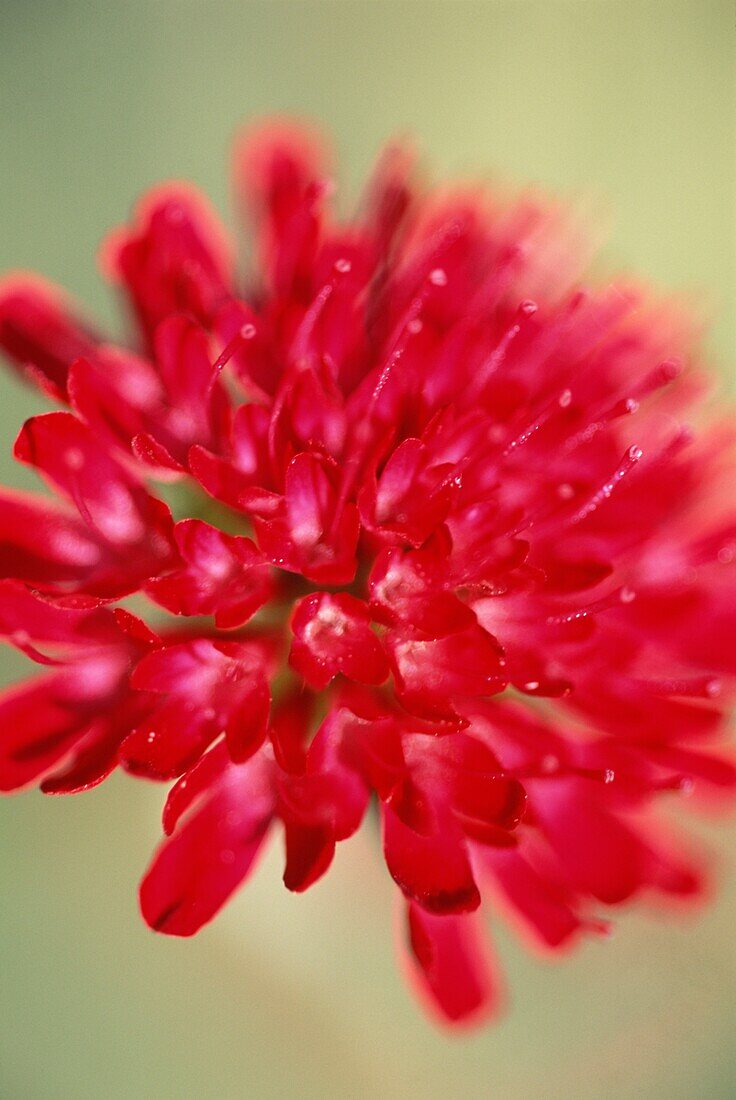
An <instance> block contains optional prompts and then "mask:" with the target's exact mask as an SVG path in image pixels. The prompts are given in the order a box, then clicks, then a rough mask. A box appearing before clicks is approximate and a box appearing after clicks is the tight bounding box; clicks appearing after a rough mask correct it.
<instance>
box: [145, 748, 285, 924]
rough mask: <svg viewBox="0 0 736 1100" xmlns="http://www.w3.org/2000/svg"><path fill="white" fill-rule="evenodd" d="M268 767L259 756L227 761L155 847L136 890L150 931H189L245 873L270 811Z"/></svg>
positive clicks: (209, 915)
mask: <svg viewBox="0 0 736 1100" xmlns="http://www.w3.org/2000/svg"><path fill="white" fill-rule="evenodd" d="M271 771H272V764H271V763H270V762H269V761H268V760H267V759H266V758H265V757H263V756H262V755H260V756H258V757H255V758H252V759H251V760H249V761H248V763H247V764H241V765H231V766H230V768H229V769H228V771H227V773H226V774H225V776H224V778H222V779H221V780H220V782H219V784H217V785H216V786H215V787H214V789H213V791H212V794H211V795H210V797H209V798H207V799H206V800H205V801H203V802H202V803H201V805H200V806H199V808H198V809H196V810H194V811H193V813H192V815H191V816H190V817H189V818H188V819H187V821H186V822H185V824H184V826H183V827H182V829H181V831H180V832H178V833H176V834H175V835H174V836H173V837H171V838H170V839H169V840H167V841H165V842H164V844H163V845H162V846H161V847H160V848H159V850H158V853H157V855H156V856H155V858H154V860H153V862H152V864H151V866H150V867H149V869H148V871H147V873H146V876H145V878H144V879H143V882H142V883H141V889H140V903H141V911H142V913H143V916H144V918H145V920H146V922H147V923H148V924H149V925H150V927H151V928H153V929H155V931H157V932H165V933H166V934H167V935H171V936H192V935H194V933H195V932H198V931H199V929H200V928H201V927H202V925H203V924H206V923H207V921H209V920H211V919H212V918H213V917H214V916H215V914H216V913H217V912H218V910H219V909H220V908H221V907H222V905H224V903H225V902H226V901H227V899H228V898H229V897H230V895H231V894H232V892H233V891H234V890H235V889H236V888H237V887H238V886H239V885H240V884H241V882H242V881H243V880H244V878H245V877H246V876H247V875H248V873H249V871H250V870H251V868H252V866H253V863H254V861H255V859H256V856H257V855H258V853H259V851H260V849H261V846H262V844H263V841H264V839H265V836H266V833H267V830H268V827H269V824H270V822H271V818H272V815H273V806H274V802H273V787H272V781H271Z"/></svg>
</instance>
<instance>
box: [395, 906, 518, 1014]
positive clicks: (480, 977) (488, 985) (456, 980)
mask: <svg viewBox="0 0 736 1100" xmlns="http://www.w3.org/2000/svg"><path fill="white" fill-rule="evenodd" d="M407 916H408V933H409V945H408V946H409V949H410V951H411V961H412V968H413V972H414V975H415V977H416V980H417V981H418V984H419V987H420V989H421V990H422V991H423V992H424V993H426V994H428V995H429V998H430V1002H431V1004H432V1005H433V1007H434V1008H435V1009H437V1010H439V1012H440V1014H441V1015H442V1016H443V1017H444V1018H445V1019H446V1020H449V1021H451V1022H452V1023H461V1022H471V1021H472V1022H479V1021H478V1018H479V1017H480V1016H484V1015H485V1014H487V1013H489V1012H491V1011H493V1010H494V1009H495V1008H496V1007H497V1000H498V994H497V990H496V988H495V987H494V982H493V975H492V973H491V968H490V965H489V962H488V959H487V957H486V950H485V947H484V944H483V937H482V933H481V931H480V929H479V927H478V924H477V922H476V920H475V918H473V917H469V916H463V917H447V916H446V917H438V916H434V915H433V914H431V913H428V912H427V911H426V910H425V909H422V908H421V907H420V906H418V905H415V904H414V903H412V902H410V903H409V905H408V910H407Z"/></svg>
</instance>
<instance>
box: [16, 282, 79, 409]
mask: <svg viewBox="0 0 736 1100" xmlns="http://www.w3.org/2000/svg"><path fill="white" fill-rule="evenodd" d="M0 348H2V349H3V351H4V352H5V353H6V355H8V356H9V357H10V359H11V360H12V361H13V362H14V363H15V365H16V366H17V367H18V368H19V369H20V370H22V371H25V372H26V373H27V374H29V375H30V376H31V377H34V378H35V379H38V380H42V381H43V384H44V388H46V389H48V390H49V392H50V393H51V394H52V395H53V396H54V397H56V398H57V399H58V400H61V401H65V400H66V395H67V390H66V384H67V375H68V372H69V368H70V366H71V365H72V363H73V362H74V360H75V359H78V358H80V356H86V355H94V354H95V350H96V343H95V341H94V340H93V339H92V337H91V336H90V335H89V333H88V332H87V331H86V330H85V327H84V326H83V325H82V324H81V323H80V322H79V321H78V320H76V319H75V318H74V317H73V316H72V315H71V314H70V312H69V311H68V309H67V306H66V303H65V300H64V297H63V295H62V293H61V292H60V291H59V290H57V289H56V288H55V287H53V286H51V285H50V284H48V283H45V282H44V281H43V280H42V279H38V278H36V277H34V276H27V275H18V276H14V277H11V278H6V279H5V280H4V281H3V282H2V283H1V284H0Z"/></svg>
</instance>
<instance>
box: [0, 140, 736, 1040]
mask: <svg viewBox="0 0 736 1100" xmlns="http://www.w3.org/2000/svg"><path fill="white" fill-rule="evenodd" d="M323 157H324V154H323V151H322V150H321V148H320V145H319V142H318V141H317V140H316V139H313V138H312V137H311V135H309V134H307V133H306V132H303V131H300V130H296V129H294V130H292V129H290V128H289V127H285V126H283V125H279V126H276V127H271V128H268V129H266V130H265V131H263V132H261V133H259V134H256V135H255V136H251V137H249V138H248V139H247V140H246V141H245V142H244V143H243V144H242V145H240V146H239V147H238V150H237V157H236V177H237V180H238V186H239V191H240V194H241V195H242V200H243V203H244V205H245V207H246V209H247V210H249V211H250V212H251V213H252V214H254V215H255V218H256V244H257V248H256V253H257V256H258V257H259V259H258V263H257V266H256V271H255V272H254V273H253V274H252V275H251V277H250V280H249V285H248V287H247V289H246V288H245V287H242V288H241V287H239V285H238V283H237V282H236V279H235V276H234V274H233V271H234V266H233V262H232V259H231V250H230V248H229V246H228V245H227V243H225V235H224V233H223V231H222V230H221V229H220V227H219V225H218V223H217V221H216V218H215V217H214V215H213V214H212V213H211V212H210V211H209V209H208V208H207V206H206V204H205V203H204V201H203V200H202V199H201V198H199V197H198V196H197V195H196V194H194V192H192V191H189V190H184V189H183V188H181V187H165V188H161V189H158V190H157V191H155V192H154V193H153V194H152V195H150V196H149V197H148V199H147V200H146V201H145V202H144V203H143V204H142V205H141V207H140V209H139V210H138V212H137V215H136V219H135V224H134V225H133V227H132V228H130V229H123V230H120V231H119V232H117V233H116V234H115V236H114V238H113V239H112V240H111V241H110V242H109V243H108V245H107V247H106V249H105V266H106V270H107V271H108V273H109V274H111V275H112V277H113V279H114V280H115V281H117V282H119V283H120V284H121V286H122V289H123V292H124V294H125V296H126V297H127V300H128V303H129V306H130V308H131V311H132V313H133V315H134V317H135V318H136V321H137V323H138V330H139V344H138V346H137V348H136V350H133V349H131V348H120V347H113V346H111V345H110V344H107V343H105V342H104V341H102V340H101V339H100V337H99V336H98V335H96V334H95V333H94V331H93V330H92V328H91V327H90V326H88V325H87V324H85V323H84V322H82V321H81V320H80V319H79V318H78V316H77V314H76V311H75V309H74V307H73V306H70V305H68V304H67V303H66V302H65V300H64V299H63V297H62V296H61V295H60V294H59V293H58V292H56V291H54V290H52V289H50V288H49V287H47V286H45V285H44V284H42V283H40V282H39V281H38V280H31V279H28V278H24V277H13V278H9V279H8V280H6V282H5V283H4V284H3V287H2V291H1V293H0V344H1V345H2V347H3V348H4V350H5V352H6V353H7V355H8V357H9V359H10V361H11V362H13V363H14V364H15V365H16V366H17V367H18V368H19V369H20V370H22V371H24V372H25V373H26V374H27V375H28V376H29V377H30V378H32V379H33V380H34V381H36V382H38V384H39V385H40V386H41V388H42V389H43V390H44V392H45V393H46V394H49V395H51V396H52V397H54V398H55V399H57V400H58V401H60V402H62V403H63V404H65V405H66V406H68V408H67V409H66V410H65V411H61V412H53V413H49V414H47V415H44V416H39V417H35V418H33V419H32V420H30V421H29V422H28V423H27V424H26V425H25V427H24V428H23V429H22V431H21V434H20V436H19V438H18V441H17V443H16V455H17V457H18V458H19V459H20V460H21V461H22V462H25V463H28V464H30V465H32V466H34V467H35V468H36V469H37V470H38V471H39V473H40V474H41V475H42V476H43V477H44V478H45V479H46V480H47V481H48V482H50V484H51V486H52V488H53V489H54V490H55V491H57V493H58V496H59V497H60V498H61V499H60V501H59V502H58V503H54V502H52V501H51V500H49V498H48V497H46V496H37V497H34V496H29V495H20V494H10V493H5V494H4V495H3V496H2V498H1V500H0V571H1V574H2V577H4V578H5V579H3V580H0V630H1V631H2V634H3V635H4V636H5V637H6V638H7V640H8V641H10V642H11V643H13V644H14V645H16V646H18V647H19V648H20V649H22V650H23V651H24V652H26V653H27V654H28V655H29V656H30V657H31V658H33V659H34V660H36V661H39V662H40V663H42V664H46V665H49V666H50V669H49V671H48V672H47V673H46V675H45V676H43V677H42V678H41V679H36V680H32V681H30V682H29V683H28V684H25V685H21V686H20V687H18V688H14V689H13V690H12V691H10V692H9V693H8V694H6V695H5V697H4V698H3V699H2V701H1V702H0V711H1V712H2V719H3V720H2V731H3V732H2V733H1V734H0V787H2V789H5V790H13V789H16V788H18V787H22V786H24V785H27V784H29V783H31V782H34V781H40V783H41V786H42V789H43V790H44V791H47V792H60V791H72V790H80V789H84V788H87V787H90V786H92V785H94V784H95V783H97V782H99V781H100V780H102V779H103V778H104V777H105V776H106V775H107V774H108V773H109V771H110V770H111V769H112V767H113V766H114V765H115V764H116V763H119V764H121V765H122V766H123V767H124V768H125V769H126V770H127V771H128V772H130V773H133V774H135V775H142V776H147V777H149V778H154V779H169V780H170V779H175V780H176V782H175V784H174V786H173V787H172V789H171V791H170V794H169V797H168V799H167V802H166V807H165V810H164V830H165V832H166V834H167V837H168V839H167V840H166V841H165V842H164V844H163V846H162V847H161V848H160V850H159V852H158V854H157V855H156V856H155V858H154V861H153V863H152V865H151V867H150V868H149V870H148V872H147V874H146V877H145V879H144V881H143V885H142V888H141V905H142V909H143V914H144V916H145V918H146V920H147V921H148V923H149V924H150V925H151V926H152V927H154V928H156V929H158V930H160V931H163V932H168V933H171V934H174V935H190V934H192V933H194V932H196V931H197V930H198V929H199V928H200V927H201V926H202V925H203V924H204V923H205V922H206V921H208V920H210V918H211V917H213V916H214V915H215V913H216V912H217V910H218V909H219V908H220V906H221V905H222V904H223V903H224V902H225V901H226V900H227V898H228V897H229V896H230V894H231V893H232V892H233V890H234V889H235V888H236V887H237V886H239V885H240V883H241V882H242V881H243V880H244V879H245V878H246V876H247V875H248V873H249V871H250V869H251V867H252V866H253V863H254V861H255V860H256V858H257V856H258V853H259V851H260V849H261V846H262V844H263V842H264V840H265V838H266V836H267V834H268V832H269V829H270V827H271V826H272V825H273V824H274V823H276V822H280V823H281V825H282V826H283V833H284V837H285V848H286V868H285V872H284V881H285V883H286V885H287V887H288V888H289V889H291V890H304V889H306V888H307V887H308V886H310V885H311V884H312V883H314V882H315V881H316V880H317V879H318V878H319V877H320V876H321V875H322V874H323V873H324V872H325V871H326V870H327V868H328V867H329V864H330V862H331V860H332V857H333V854H334V851H335V846H336V844H337V843H338V842H340V841H342V840H345V839H347V838H348V837H349V836H351V835H352V834H353V833H354V832H355V831H356V830H357V829H358V828H359V827H360V825H361V822H362V821H363V818H364V817H365V815H366V812H367V810H368V808H369V806H370V805H371V801H372V800H373V801H374V802H375V804H376V805H377V806H378V808H379V811H380V816H381V819H382V823H383V824H382V828H383V848H384V855H385V860H386V864H387V867H388V870H389V872H390V874H391V875H392V876H393V878H394V879H395V880H396V882H397V884H398V886H399V888H400V890H401V892H402V893H403V895H404V897H405V899H406V923H405V925H404V932H403V937H402V938H403V941H404V944H405V946H406V948H407V957H408V959H409V963H410V968H411V970H412V972H413V975H414V977H415V978H416V981H417V983H418V985H419V987H420V988H421V990H422V991H423V992H424V993H426V994H427V995H428V998H429V1000H430V1002H431V1003H432V1004H433V1005H434V1006H435V1008H437V1009H438V1010H439V1012H440V1013H441V1014H442V1015H443V1016H444V1017H445V1018H446V1019H449V1020H452V1021H460V1020H466V1019H469V1018H473V1017H476V1016H480V1015H482V1014H483V1013H484V1012H485V1011H487V1010H488V1009H490V1008H493V1007H494V1006H495V1005H496V1004H497V1002H498V983H497V980H496V978H495V976H494V974H493V972H492V969H491V965H490V963H489V961H488V957H487V956H486V954H485V949H484V948H483V946H482V935H481V930H480V925H479V923H478V920H477V914H475V913H474V911H475V910H476V909H478V907H479V905H480V904H481V898H482V896H486V897H488V896H490V895H492V896H493V898H494V899H495V901H496V903H497V904H498V906H499V907H500V908H501V909H502V910H504V911H506V912H511V913H512V914H513V915H514V916H515V918H517V919H518V921H519V923H520V925H521V926H522V928H523V929H525V930H526V931H527V932H528V933H529V934H530V935H531V937H532V938H533V939H534V940H535V941H536V943H537V944H538V945H540V946H541V947H544V948H552V949H560V948H562V947H564V946H566V945H568V944H570V943H572V942H573V941H574V940H575V939H577V938H579V937H580V936H581V935H583V934H586V933H591V932H593V933H595V932H600V931H601V930H602V929H604V928H605V922H604V921H602V920H601V918H600V916H599V912H600V910H601V908H602V907H606V906H612V905H616V904H618V903H620V902H623V901H626V900H628V899H630V898H633V897H634V896H635V895H651V894H661V895H664V896H666V897H669V898H682V897H690V896H693V895H695V894H697V893H698V891H699V890H700V888H701V881H702V869H701V863H702V860H701V859H699V858H695V859H693V858H692V857H690V856H686V855H685V854H683V848H682V844H681V842H679V841H677V840H676V839H673V838H671V837H670V838H669V839H666V838H665V835H664V834H663V832H662V828H661V826H660V823H659V807H660V804H664V803H666V802H667V800H668V798H669V799H670V800H671V798H672V797H673V793H672V792H675V793H676V792H678V791H683V790H690V789H691V788H694V790H695V792H696V794H700V795H701V797H703V798H705V797H707V796H708V795H712V794H713V793H714V792H716V791H717V790H718V789H719V788H720V789H727V790H729V791H731V790H733V788H734V787H735V786H736V767H735V766H734V763H733V761H732V758H731V756H730V755H729V752H728V750H727V749H725V748H723V746H722V745H721V744H720V742H721V741H722V739H723V732H722V731H723V721H722V719H723V711H724V707H723V703H722V700H723V699H725V698H727V696H728V693H729V691H730V688H731V686H732V683H733V679H734V674H736V648H734V646H733V644H732V639H733V637H734V634H735V633H736V510H735V509H734V507H733V504H732V502H731V501H729V499H728V490H729V488H730V487H732V479H733V470H734V467H733V463H732V460H731V457H730V449H731V447H732V440H731V438H730V436H729V433H728V431H727V430H726V429H725V428H723V427H719V426H716V427H711V428H710V429H709V431H708V432H707V434H703V435H701V436H700V437H694V436H693V435H692V434H691V432H690V431H689V429H688V428H687V427H685V426H684V423H683V418H684V417H686V416H692V415H693V410H694V408H695V404H694V403H695V402H696V400H697V399H698V398H699V395H700V390H701V388H702V387H701V384H700V381H699V378H698V375H697V374H696V372H695V369H694V367H693V365H692V363H691V357H692V336H691V334H689V332H688V330H687V325H685V324H683V323H682V322H681V320H680V318H679V317H678V315H677V313H676V311H675V310H674V309H671V308H669V307H666V306H653V305H651V304H649V302H648V301H647V298H646V296H645V295H644V294H643V293H642V292H640V291H638V290H636V289H631V288H613V289H608V290H605V291H601V292H583V291H581V290H579V289H577V288H576V285H575V280H576V277H577V275H576V271H577V268H576V263H577V255H578V250H577V246H576V244H575V242H574V240H573V239H572V237H571V230H570V227H569V226H567V225H566V224H565V221H564V219H563V217H562V216H561V215H560V214H559V213H558V212H555V211H554V210H551V209H550V208H549V207H548V206H545V205H544V204H542V203H537V202H536V201H533V200H525V201H523V202H521V203H519V204H518V205H516V206H514V207H511V208H510V209H508V208H504V207H502V206H500V205H494V203H493V202H492V201H491V200H490V199H488V198H487V197H486V196H484V195H477V194H468V193H466V194H455V195H445V196H439V197H432V196H429V197H423V196H421V195H419V194H418V193H417V192H416V190H415V188H414V187H413V186H411V185H410V181H409V175H410V158H409V157H408V156H407V155H406V154H405V153H404V152H402V151H394V152H393V153H390V154H389V155H388V156H386V157H385V158H384V160H383V161H382V162H381V163H380V165H379V167H378V170H377V172H376V175H375V178H374V179H373V181H372V182H371V184H370V187H369V189H368V193H367V198H366V201H365V202H364V204H363V205H362V207H361V212H360V214H358V215H357V216H356V217H355V218H353V219H352V220H351V221H349V222H347V223H342V222H340V221H338V220H336V219H335V217H334V215H333V214H332V213H331V212H330V209H329V204H328V196H329V191H330V187H329V182H328V179H327V177H326V176H325V173H324V168H323V163H324V161H323ZM532 297H533V298H534V299H535V301H532ZM673 352H675V353H676V354H677V355H678V359H677V360H675V359H673V358H672V357H671V355H672V353H673ZM729 478H730V479H731V481H729ZM172 479H173V480H176V479H183V480H185V481H186V482H187V485H188V491H187V495H186V496H184V495H180V496H179V497H178V498H177V499H178V501H179V504H178V507H179V508H182V507H183V508H184V511H185V512H186V513H189V512H191V513H193V515H192V516H189V515H187V518H183V519H181V520H180V521H179V522H177V523H175V522H174V520H173V519H172V516H171V513H170V512H169V509H168V507H167V506H166V505H165V504H164V503H163V502H162V501H161V500H160V499H159V498H158V497H157V496H156V495H153V491H152V489H151V487H150V483H151V481H155V480H159V481H169V480H172ZM183 502H186V503H185V504H183ZM223 526H224V528H225V529H222V528H223ZM132 593H141V594H142V595H144V596H146V597H148V598H149V600H151V601H153V603H154V604H156V605H158V611H157V613H156V615H155V618H154V619H153V620H152V622H153V626H151V627H148V626H147V625H146V624H145V623H144V622H143V621H142V620H140V619H138V618H136V617H135V616H133V615H131V614H130V613H129V612H128V611H126V610H124V609H122V608H118V609H116V610H112V608H111V606H110V605H111V604H112V603H113V602H115V601H117V600H120V599H121V598H123V597H125V596H127V595H130V594H132ZM172 615H173V616H184V617H188V619H189V621H188V623H187V624H186V625H182V624H179V623H177V622H176V620H175V619H173V618H172V617H171V616H172ZM530 700H531V701H530Z"/></svg>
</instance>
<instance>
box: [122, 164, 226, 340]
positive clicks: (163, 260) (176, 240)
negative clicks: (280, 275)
mask: <svg viewBox="0 0 736 1100" xmlns="http://www.w3.org/2000/svg"><path fill="white" fill-rule="evenodd" d="M135 221H136V224H135V226H134V227H133V228H132V229H130V230H129V229H120V230H117V231H115V232H114V233H112V234H110V236H109V237H108V239H107V241H106V242H105V244H104V246H103V266H104V267H105V270H106V272H107V273H108V274H109V275H110V277H111V278H113V279H116V280H119V281H121V282H123V283H124V284H125V287H126V290H127V292H128V294H129V296H130V299H131V302H132V305H133V308H134V310H135V312H136V314H137V316H138V320H139V322H140V324H141V326H142V328H143V330H144V332H146V333H147V334H148V335H149V336H151V335H152V334H153V332H154V330H155V328H156V326H157V324H158V323H159V321H162V320H163V319H164V318H166V317H169V316H170V315H171V314H173V313H191V314H193V315H194V316H195V317H196V318H197V319H199V320H201V321H202V322H203V323H207V322H208V321H209V320H211V319H212V317H213V316H214V314H215V313H216V312H217V310H218V308H220V306H221V305H222V304H223V302H224V301H226V300H227V299H228V298H229V296H230V294H229V290H228V284H229V281H230V273H231V269H232V260H231V257H230V248H229V244H228V243H227V241H226V238H225V234H224V231H223V229H222V227H221V225H220V223H219V221H218V219H217V217H216V216H215V214H214V213H213V211H212V208H211V207H210V205H209V203H208V202H207V200H206V199H205V198H204V197H203V196H202V195H200V194H199V193H198V192H197V191H196V190H195V189H194V188H190V187H186V186H184V185H182V184H176V185H172V184H169V185H165V186H162V187H159V188H155V189H154V190H152V191H151V192H149V194H148V195H146V196H145V197H144V199H143V200H142V201H141V202H140V204H139V206H138V209H137V211H136V219H135Z"/></svg>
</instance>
